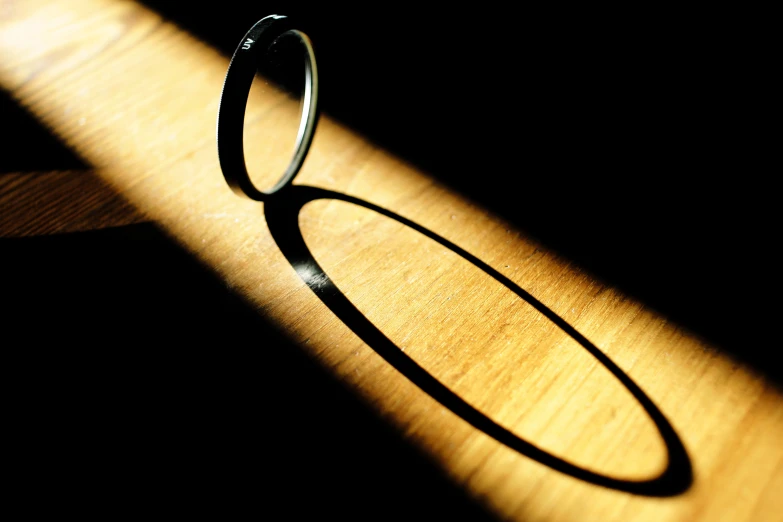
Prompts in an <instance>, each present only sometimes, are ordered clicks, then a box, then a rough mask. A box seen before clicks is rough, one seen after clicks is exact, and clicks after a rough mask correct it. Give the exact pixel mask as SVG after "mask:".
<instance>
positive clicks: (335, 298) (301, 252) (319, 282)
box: [264, 185, 693, 497]
mask: <svg viewBox="0 0 783 522" xmlns="http://www.w3.org/2000/svg"><path fill="white" fill-rule="evenodd" d="M319 199H334V200H340V201H345V202H348V203H353V204H355V205H359V206H361V207H364V208H366V209H369V210H373V211H375V212H377V213H379V214H381V215H383V216H386V217H388V218H391V219H394V220H395V221H397V222H399V223H401V224H403V225H405V226H407V227H410V228H411V229H413V230H416V231H417V232H420V233H422V234H424V235H425V236H427V237H429V238H430V239H432V240H434V241H436V242H438V243H439V244H441V245H442V246H444V247H446V248H448V249H449V250H451V251H452V252H454V253H455V254H457V255H459V256H461V257H462V258H463V259H465V260H466V261H469V262H470V263H472V264H473V265H474V266H476V267H477V268H479V269H481V270H483V271H484V272H485V273H486V274H488V275H489V276H491V277H493V278H494V279H495V280H497V281H498V282H500V283H501V284H502V285H504V286H505V287H506V288H508V289H509V290H510V291H512V292H514V293H515V294H517V295H518V296H519V297H520V298H521V299H523V300H524V301H526V302H527V303H529V304H530V305H532V306H533V307H534V308H535V309H536V310H537V311H538V312H540V313H541V314H543V315H544V316H545V317H546V318H547V319H549V320H550V321H552V322H553V323H554V324H555V325H557V326H558V327H559V328H560V329H561V330H562V331H563V332H565V333H566V334H567V335H569V336H570V337H571V338H573V339H574V340H575V341H577V342H578V343H579V344H580V345H581V346H582V347H583V348H584V349H585V350H587V351H588V352H589V353H590V354H591V355H593V357H595V358H596V359H597V360H598V361H599V362H600V363H601V364H602V365H604V367H606V368H607V369H608V370H609V371H610V372H611V373H612V374H613V375H614V376H615V377H616V378H617V379H618V380H619V381H620V382H621V383H622V384H623V386H625V387H626V389H627V390H628V391H629V392H631V394H632V395H633V396H634V398H635V399H636V400H637V401H638V402H639V404H640V405H641V406H642V408H644V410H645V412H646V413H647V415H648V416H649V417H650V419H651V420H652V421H653V422H654V423H655V426H656V427H657V429H658V431H659V433H660V435H661V437H662V438H663V441H664V443H665V445H666V450H667V458H668V463H667V466H666V469H665V470H664V471H663V472H662V473H661V474H660V475H659V476H658V477H655V478H653V479H649V480H643V481H632V480H625V479H619V478H615V477H611V476H608V475H603V474H600V473H596V472H593V471H590V470H588V469H585V468H582V467H580V466H577V465H576V464H573V463H571V462H569V461H567V460H565V459H563V458H561V457H558V456H556V455H553V454H551V453H549V452H547V451H545V450H543V449H541V448H539V447H537V446H535V445H534V444H532V443H531V442H528V441H526V440H524V439H522V438H520V437H519V436H517V435H515V434H514V433H512V432H511V431H509V430H508V429H506V428H504V427H503V426H501V425H499V424H498V423H496V422H495V421H493V420H492V419H491V418H489V417H488V416H486V415H484V414H483V413H481V412H480V411H479V410H477V409H476V408H474V407H473V406H471V405H470V404H469V403H467V402H466V401H465V400H463V399H462V398H461V397H459V396H458V395H457V394H455V393H454V392H453V391H451V390H450V389H449V388H448V387H447V386H445V385H444V384H442V383H441V382H440V381H438V380H437V379H436V378H435V377H433V376H432V375H431V374H430V373H428V372H427V371H426V370H425V369H424V368H422V367H421V366H420V365H419V364H418V363H416V361H414V360H413V359H411V358H410V357H409V356H408V355H406V354H405V353H404V352H403V351H402V350H400V349H399V347H398V346H397V345H395V344H394V343H393V342H392V341H391V340H390V339H389V338H388V337H386V335H384V334H383V332H381V331H380V330H379V329H378V328H377V327H376V326H375V325H373V324H372V323H371V322H370V321H369V319H367V318H366V317H365V316H364V315H363V314H362V313H361V312H360V311H359V310H358V309H357V308H356V307H355V306H354V305H353V303H351V301H350V300H349V299H348V298H347V297H346V296H345V295H344V294H343V293H342V292H341V291H340V289H339V288H337V286H336V285H335V284H334V282H333V281H332V280H331V279H330V278H329V276H328V275H327V274H326V273H325V271H324V270H323V268H321V266H320V265H319V264H318V263H317V262H316V260H315V257H314V256H313V254H312V252H310V250H309V249H308V247H307V245H306V243H305V241H304V237H303V235H302V231H301V229H300V227H299V213H300V211H301V209H302V207H304V205H305V204H307V203H309V202H311V201H315V200H319ZM264 210H265V214H266V220H267V224H268V226H269V230H270V232H271V234H272V237H273V238H274V240H275V242H276V243H277V245H278V247H279V248H280V250H281V252H282V253H283V255H284V256H285V258H286V259H287V260H288V262H289V263H291V266H292V267H294V269H295V270H296V271H297V273H298V274H299V276H300V277H301V278H302V280H303V281H304V282H305V283H306V284H307V285H308V287H309V288H310V289H311V290H312V291H313V293H315V294H316V295H317V296H318V298H319V299H321V301H322V302H323V303H324V304H325V305H326V306H327V307H328V308H329V309H330V310H331V311H332V312H333V313H334V314H335V315H336V316H337V317H338V318H339V319H340V320H341V321H342V322H343V323H344V324H345V325H346V326H348V327H349V328H350V329H351V331H353V332H354V333H355V334H356V335H357V336H358V337H359V338H360V339H362V341H364V342H365V343H367V345H368V346H370V347H371V348H372V349H373V350H375V352H376V353H378V355H380V356H381V357H382V358H383V359H384V360H386V362H388V363H389V364H391V365H392V366H393V367H394V368H395V369H397V370H398V371H399V372H400V373H402V374H403V375H405V376H406V377H407V378H408V379H409V380H410V381H411V382H413V383H414V384H416V385H417V386H418V387H419V388H420V389H422V390H423V391H424V392H425V393H427V394H429V395H430V396H431V397H432V398H434V399H435V400H437V401H438V402H440V403H441V404H442V405H443V406H445V407H446V408H448V409H449V410H451V411H452V412H453V413H454V414H456V415H458V416H459V417H461V418H462V419H463V420H465V421H466V422H468V423H469V424H471V425H472V426H473V427H475V428H476V429H478V430H481V431H483V432H484V433H486V434H487V435H489V436H490V437H492V438H494V439H495V440H497V441H498V442H500V443H502V444H504V445H506V446H508V447H509V448H511V449H513V450H515V451H517V452H518V453H520V454H522V455H525V456H527V457H529V458H531V459H533V460H536V461H538V462H540V463H541V464H544V465H546V466H549V467H550V468H552V469H555V470H557V471H560V472H562V473H564V474H566V475H570V476H572V477H574V478H577V479H580V480H584V481H586V482H589V483H592V484H596V485H599V486H603V487H607V488H611V489H615V490H619V491H625V492H628V493H633V494H637V495H644V496H651V497H668V496H674V495H678V494H680V493H683V492H685V491H687V490H688V488H689V487H690V486H691V484H692V483H693V469H692V466H691V462H690V458H689V457H688V453H687V451H686V449H685V447H684V445H683V443H682V441H681V440H680V438H679V436H678V435H677V433H676V431H675V430H674V428H673V427H672V425H671V424H670V423H669V421H668V420H667V419H666V417H665V416H664V414H663V413H662V412H661V411H660V409H658V407H657V406H656V405H655V403H654V402H653V401H652V400H651V399H650V398H649V397H648V396H647V394H645V393H644V391H643V390H642V389H641V388H640V387H639V386H638V385H637V384H636V383H635V382H634V381H633V380H632V379H631V378H630V377H629V376H628V375H627V374H626V373H625V372H623V370H622V369H620V368H619V367H618V366H617V365H616V364H615V363H614V362H612V360H611V359H610V358H609V357H607V356H606V355H605V354H604V353H603V352H601V350H599V349H598V347H596V346H595V345H594V344H593V343H591V342H590V341H589V340H588V339H587V338H586V337H584V336H583V335H582V334H581V333H579V332H578V331H577V330H576V329H575V328H574V327H573V326H571V325H570V324H569V323H568V322H566V321H565V320H564V319H563V318H561V317H560V316H558V315H557V314H555V313H554V312H553V311H552V310H550V309H549V308H547V307H546V306H545V305H544V304H543V303H541V302H540V301H538V300H537V299H536V298H535V297H533V296H532V295H530V294H529V293H528V292H526V291H525V290H523V289H522V288H520V287H519V286H518V285H517V284H515V283H514V282H513V281H511V280H510V279H509V278H507V277H506V276H504V275H503V274H501V273H500V272H498V271H497V270H495V269H494V268H492V267H491V266H489V265H487V264H486V263H484V262H483V261H481V260H480V259H479V258H477V257H476V256H474V255H472V254H470V253H469V252H467V251H465V250H463V249H461V248H460V247H458V246H457V245H455V244H453V243H451V242H449V241H448V240H446V239H444V238H442V237H440V236H439V235H437V234H436V233H434V232H432V231H430V230H428V229H426V228H424V227H422V226H421V225H418V224H417V223H415V222H413V221H411V220H409V219H406V218H404V217H402V216H399V215H397V214H395V213H394V212H391V211H389V210H386V209H384V208H382V207H379V206H377V205H374V204H372V203H369V202H367V201H363V200H361V199H358V198H355V197H353V196H349V195H346V194H341V193H339V192H333V191H330V190H325V189H320V188H316V187H309V186H304V185H293V186H289V187H287V188H286V189H284V190H282V191H280V192H279V193H277V194H275V196H274V197H272V198H269V200H267V201H266V202H265V209H264Z"/></svg>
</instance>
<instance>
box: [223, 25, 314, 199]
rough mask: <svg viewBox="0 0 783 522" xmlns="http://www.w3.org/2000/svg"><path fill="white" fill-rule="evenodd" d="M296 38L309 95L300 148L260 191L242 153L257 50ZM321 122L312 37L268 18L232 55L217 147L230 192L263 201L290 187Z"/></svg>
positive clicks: (304, 109)
mask: <svg viewBox="0 0 783 522" xmlns="http://www.w3.org/2000/svg"><path fill="white" fill-rule="evenodd" d="M288 32H292V33H294V34H296V35H297V36H298V37H299V38H300V40H301V43H302V44H303V47H304V48H305V51H306V52H305V53H304V54H305V60H304V61H305V94H304V102H303V107H302V115H301V118H300V121H299V130H298V132H297V140H296V146H295V148H294V154H293V156H292V158H291V161H290V162H289V164H288V167H287V168H286V170H285V172H284V173H283V175H282V176H281V178H280V179H279V180H278V181H277V183H276V184H275V185H274V186H273V187H272V188H271V189H270V190H267V191H264V190H259V189H258V188H257V187H256V186H255V184H254V183H253V181H252V180H251V179H250V175H249V174H248V171H247V165H246V164H245V150H244V143H243V137H244V123H245V109H246V106H247V98H248V95H249V94H250V86H251V84H252V82H253V77H254V76H255V73H256V68H257V59H258V53H259V52H265V51H266V50H267V49H268V48H269V46H270V45H272V43H273V42H274V41H275V40H277V39H278V38H279V37H280V36H282V35H283V34H285V33H288ZM317 121H318V69H317V67H316V63H315V53H314V52H313V47H312V43H311V42H310V39H309V38H308V36H307V35H306V34H305V33H303V32H302V31H300V30H298V29H296V27H294V25H293V23H292V22H291V19H290V18H288V17H286V16H281V15H270V16H267V17H264V18H262V19H261V20H259V21H258V22H256V23H255V24H254V25H253V27H251V28H250V30H249V31H248V32H247V33H246V34H245V36H244V37H243V38H242V40H240V42H239V45H238V46H237V48H236V50H235V51H234V55H233V56H232V57H231V62H230V63H229V65H228V71H227V72H226V78H225V80H224V82H223V90H222V92H221V94H220V105H219V107H218V118H217V149H218V160H219V162H220V169H221V170H222V171H223V177H224V178H225V179H226V183H228V186H229V187H231V189H232V190H233V191H234V192H235V193H236V194H238V195H240V196H246V197H249V198H250V199H252V200H255V201H264V200H265V199H267V198H268V197H269V196H271V195H272V194H274V193H276V192H278V191H280V190H281V189H283V188H284V187H286V186H288V185H289V184H291V182H292V181H293V179H294V177H296V175H297V174H298V173H299V169H301V168H302V163H303V162H304V159H305V157H306V156H307V152H308V151H309V149H310V144H311V143H312V140H313V135H314V133H315V127H316V124H317Z"/></svg>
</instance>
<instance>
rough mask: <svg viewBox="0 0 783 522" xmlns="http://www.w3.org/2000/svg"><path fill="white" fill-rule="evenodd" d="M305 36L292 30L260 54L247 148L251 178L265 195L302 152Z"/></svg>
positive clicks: (247, 127) (249, 109)
mask: <svg viewBox="0 0 783 522" xmlns="http://www.w3.org/2000/svg"><path fill="white" fill-rule="evenodd" d="M303 38H306V37H305V36H304V35H303V34H302V33H300V32H299V31H294V30H292V31H288V32H286V33H283V34H282V35H281V36H280V37H278V38H277V39H276V40H275V41H274V42H273V43H272V45H270V46H269V48H268V49H267V50H266V52H260V53H259V61H258V69H257V71H256V75H255V78H254V79H253V84H252V85H251V87H250V94H249V96H248V99H247V108H246V111H245V122H244V138H243V144H244V149H245V165H246V166H247V171H248V174H249V175H250V179H251V180H252V182H253V184H254V185H255V186H256V187H257V188H258V189H260V190H262V191H271V190H272V189H273V187H275V186H276V184H277V183H278V182H279V181H280V180H281V178H282V177H283V174H284V173H285V172H286V170H287V169H288V167H289V165H290V164H291V160H292V159H293V157H294V154H295V152H296V150H297V145H298V141H299V138H300V127H302V126H303V122H302V116H303V112H302V111H303V109H304V95H305V82H306V80H307V73H306V71H307V69H306V64H307V47H306V46H305V43H304V41H303Z"/></svg>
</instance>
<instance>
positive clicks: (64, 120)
mask: <svg viewBox="0 0 783 522" xmlns="http://www.w3.org/2000/svg"><path fill="white" fill-rule="evenodd" d="M0 6H1V7H0V85H1V86H2V87H3V88H4V89H5V90H7V91H8V92H9V93H10V94H11V96H12V97H13V98H14V99H15V100H16V101H17V102H18V103H19V104H20V105H21V106H22V107H24V108H25V109H26V110H28V111H29V112H30V113H31V114H33V115H34V116H35V117H36V118H37V119H38V121H39V122H40V123H41V124H42V125H43V126H45V127H46V128H47V129H50V130H51V132H52V133H53V134H54V135H55V136H57V137H58V138H60V139H61V140H62V141H63V142H64V143H65V144H66V146H67V147H68V148H69V149H71V150H72V151H73V152H74V153H75V154H76V155H77V156H78V157H79V158H80V159H81V160H83V162H84V163H85V164H86V165H88V167H87V168H85V169H83V170H78V171H70V172H42V173H37V174H35V175H34V176H31V175H29V174H25V175H23V174H6V175H4V176H3V177H2V178H1V179H0V203H1V204H2V206H1V207H0V232H2V235H3V236H4V237H20V236H30V235H43V234H54V233H64V232H74V231H79V230H89V229H99V228H103V227H107V226H119V225H126V224H129V223H135V222H140V221H147V220H149V221H152V222H154V223H155V224H156V225H159V226H160V227H161V228H162V229H163V230H165V232H166V234H168V235H169V236H170V237H172V238H173V239H174V240H175V241H176V242H177V243H178V244H180V245H182V246H183V247H184V248H185V249H186V250H187V251H189V252H190V253H191V254H192V255H193V256H195V257H196V258H197V259H198V260H200V261H201V262H203V263H204V264H205V265H206V266H208V267H209V269H210V270H211V271H212V272H214V273H215V274H216V275H217V277H219V278H220V280H221V281H223V282H224V283H225V284H226V285H227V286H228V287H229V288H230V289H232V290H233V291H234V292H236V293H237V294H238V295H240V296H241V297H242V298H244V299H246V300H247V302H249V303H250V304H251V306H252V307H253V309H254V310H255V311H256V312H257V313H258V314H260V315H261V316H263V317H264V318H266V319H268V320H269V321H272V322H273V323H274V324H276V325H278V326H279V327H280V328H281V329H282V330H283V331H285V332H286V333H287V334H288V335H290V337H291V339H292V340H294V341H295V342H296V343H297V345H298V346H299V347H300V348H301V349H302V350H303V351H304V352H305V353H307V354H308V355H310V356H312V357H314V358H315V359H316V360H317V361H318V362H319V364H320V365H322V367H323V368H325V369H327V370H328V372H329V373H331V374H332V375H334V376H335V377H336V378H337V379H338V380H339V381H340V382H343V383H345V384H346V385H348V387H349V389H351V390H352V391H353V392H354V393H355V394H356V395H357V396H358V397H360V398H361V399H362V400H364V401H366V402H367V403H368V404H370V405H371V407H372V409H373V410H374V411H375V412H376V413H377V415H378V416H379V417H380V418H382V419H384V421H385V422H388V423H389V424H391V425H392V426H393V427H395V428H396V429H399V431H400V433H402V434H403V435H404V439H405V440H407V441H409V442H411V443H412V444H413V445H414V446H415V447H417V448H420V449H421V450H422V451H423V452H424V453H425V454H426V455H428V456H429V457H430V458H431V459H432V460H433V461H434V462H435V463H436V464H437V466H439V467H440V468H441V469H442V470H443V471H444V473H445V474H446V475H447V476H448V477H449V479H450V480H451V481H452V482H453V483H454V484H455V485H456V487H458V488H459V489H461V490H463V491H465V492H466V493H467V495H468V496H469V497H471V498H474V499H477V500H478V501H479V502H480V503H481V504H482V505H483V506H485V507H486V509H487V510H489V512H490V513H492V514H493V515H497V516H498V517H499V518H502V519H507V520H558V521H571V520H573V521H578V520H579V521H581V520H607V521H608V520H616V521H631V520H656V521H663V520H666V521H669V520H671V521H675V520H676V521H695V520H699V521H716V520H732V521H735V520H737V521H739V520H742V521H762V520H780V519H781V516H782V515H781V514H783V494H781V492H783V408H781V405H782V403H781V394H780V392H779V391H778V390H777V389H776V388H775V387H774V386H773V385H772V384H771V383H769V382H767V381H765V380H764V378H762V377H761V376H759V375H757V374H755V373H754V372H753V371H752V370H751V369H749V368H747V367H745V366H742V365H741V364H738V363H737V362H736V361H734V360H731V359H730V358H729V357H727V356H726V355H723V354H722V353H721V352H720V351H718V350H717V349H715V348H714V347H711V346H709V345H707V344H706V343H705V342H703V341H701V340H700V339H699V338H697V337H696V336H694V335H692V334H690V333H689V332H688V331H687V330H685V329H683V328H681V327H679V326H678V325H677V324H674V323H672V322H669V321H667V320H666V319H664V318H663V317H660V316H658V315H656V313H654V312H653V311H652V310H650V309H648V308H646V307H645V306H644V305H643V304H642V303H639V302H636V301H634V300H632V299H630V298H628V297H627V296H625V295H623V293H622V292H621V291H619V290H618V289H615V288H612V287H609V286H607V285H605V284H603V283H602V282H600V281H597V280H594V279H593V278H591V277H590V276H588V275H587V274H585V273H583V272H582V271H580V270H579V269H578V267H575V266H573V265H572V264H570V263H569V261H568V260H567V259H563V258H559V257H558V256H557V255H555V254H554V253H553V252H551V251H548V250H547V249H546V248H544V247H543V246H542V245H540V244H537V243H536V242H534V241H532V240H531V239H529V238H527V237H525V236H524V235H522V234H521V233H520V232H519V231H517V230H515V229H514V228H513V227H512V226H511V225H509V224H508V223H504V222H503V221H502V220H500V219H499V218H497V217H496V216H494V215H492V214H491V213H490V212H488V211H486V210H484V209H482V208H480V207H478V206H476V205H475V204H472V203H471V202H470V201H468V200H466V199H465V198H463V197H460V196H458V195H456V194H453V193H452V192H450V191H449V190H448V189H447V188H446V187H444V186H442V185H441V184H439V183H438V182H436V181H435V180H433V179H430V178H429V177H427V176H426V175H425V174H424V173H421V172H418V171H417V170H415V169H414V168H413V167H411V166H410V165H408V164H406V163H405V162H404V161H402V160H400V159H398V158H395V157H394V156H392V155H391V154H389V153H388V152H386V151H384V150H382V149H380V148H378V147H376V146H375V145H373V144H371V143H369V142H367V141H365V140H364V139H363V138H361V137H360V136H357V135H356V134H354V133H352V132H351V130H350V129H347V128H345V127H343V126H341V125H339V124H338V123H336V122H334V121H331V120H330V119H329V118H328V117H323V118H322V119H321V121H320V124H319V127H318V130H317V132H316V136H315V140H314V143H313V147H312V150H311V153H310V155H309V156H308V158H307V160H306V161H305V164H304V168H303V170H302V172H301V173H300V175H299V177H298V178H297V179H296V184H297V185H306V186H310V187H317V188H319V189H324V191H323V192H317V191H315V192H312V193H309V197H310V198H311V199H312V201H309V202H308V201H306V200H307V198H308V193H307V192H306V191H302V192H301V193H300V194H301V198H302V200H301V203H302V205H303V206H302V208H301V212H299V213H298V214H297V210H298V208H297V205H296V202H281V203H279V204H277V205H278V206H275V205H270V204H266V208H265V204H260V203H255V202H251V201H248V200H243V199H241V198H238V197H237V196H236V195H234V194H233V193H232V192H231V191H230V190H229V189H228V187H227V186H226V184H225V182H224V180H223V177H222V175H221V173H220V169H219V166H218V163H217V156H216V148H215V118H216V114H217V108H218V101H219V93H220V88H221V85H222V81H223V77H224V74H225V71H226V68H227V63H228V62H227V59H226V57H225V56H223V55H221V54H219V53H218V52H216V51H215V50H214V49H212V48H210V47H209V46H208V45H207V44H205V43H203V42H201V41H199V40H197V39H195V38H194V37H193V36H191V35H189V34H188V33H186V32H185V31H183V30H182V29H180V28H179V27H177V26H176V25H174V24H172V23H169V22H167V21H166V20H164V19H162V18H161V17H160V16H159V15H158V14H156V13H154V12H151V11H149V10H148V9H147V8H145V7H143V6H141V5H140V4H137V3H134V2H117V1H108V0H83V1H78V2H67V3H66V2H43V1H32V0H30V1H25V2H14V1H4V2H2V4H0ZM253 103H256V102H253ZM257 103H258V104H259V105H258V106H256V105H251V108H250V114H251V116H252V115H253V114H260V115H263V114H264V112H263V110H262V109H261V108H260V104H261V103H263V100H259V101H258V102H257ZM254 111H256V112H254ZM249 121H250V124H251V125H252V127H251V129H250V132H253V133H254V134H253V137H254V139H258V140H260V141H263V136H265V135H266V134H265V133H269V132H274V130H270V128H269V126H268V122H269V120H268V119H266V120H265V119H264V118H262V117H258V118H256V119H253V118H251V119H250V120H249ZM267 153H268V151H261V150H253V151H252V152H249V153H248V154H249V160H248V162H249V163H250V164H253V163H254V162H255V164H260V163H262V162H263V157H262V155H263V154H267ZM325 191H334V192H335V193H338V194H336V195H335V194H334V193H327V192H325ZM268 222H269V224H268ZM417 227H418V228H417ZM298 234H301V237H302V238H303V240H304V244H305V245H306V248H302V245H301V244H299V243H297V241H296V238H297V235H298ZM310 256H312V258H310ZM314 262H316V263H317V264H314ZM117 277H122V275H121V274H118V276H117ZM330 281H331V282H333V283H334V285H335V286H336V289H335V288H334V287H332V286H331V283H330ZM151 298H153V297H151ZM582 336H583V337H582ZM591 350H597V351H595V353H591ZM602 354H603V355H602ZM604 355H605V357H606V358H607V360H602V359H601V357H603V356H604ZM613 364H614V365H616V366H617V368H618V370H617V371H615V372H614V374H613V372H612V368H613V366H612V365H613ZM422 369H423V372H422V371H421V370H422ZM618 375H620V377H619V378H618ZM624 376H627V379H628V381H627V382H623V381H622V379H623V378H625V377H624ZM414 382H415V384H414ZM629 383H630V384H629ZM637 386H638V389H637V388H636V387H637ZM422 388H424V390H426V392H425V391H424V390H423V389H422ZM634 392H636V394H634ZM435 397H437V398H438V399H437V400H436V398H435ZM640 397H641V399H640ZM645 398H649V400H650V401H651V403H652V404H654V406H649V405H648V408H647V409H645V408H644V406H645V404H644V401H645V400H646V399H645ZM657 411H660V413H661V414H662V418H663V419H665V420H663V421H662V420H661V417H657V416H656V415H657V413H656V412H657ZM651 412H652V413H651ZM668 425H670V426H671V428H673V431H672V433H673V434H674V435H672V433H670V432H669V431H667V430H668V427H667V426H668ZM312 429H313V432H314V433H317V432H318V430H319V426H313V427H312ZM493 430H494V431H493ZM498 439H503V440H504V441H505V442H506V444H504V443H502V442H500V441H499V440H498ZM680 442H681V443H682V445H683V446H684V448H685V451H686V452H687V459H686V460H685V461H684V462H683V461H678V462H673V461H670V460H668V457H667V455H669V454H670V453H672V452H674V453H676V448H677V447H678V444H679V443H680ZM667 444H668V446H667ZM667 448H668V449H667ZM377 450H378V451H379V452H383V451H384V449H383V448H378V449H377ZM272 451H274V449H272ZM667 452H668V453H667ZM667 466H671V469H673V470H674V472H676V476H674V477H673V478H672V480H671V481H669V482H667V484H673V485H670V486H661V487H660V488H658V487H657V486H655V487H653V486H650V487H647V486H646V485H645V484H650V483H651V484H657V483H656V482H654V481H655V480H656V478H657V477H659V476H660V475H661V474H662V473H663V472H664V471H665V470H666V469H667ZM555 468H557V469H555ZM691 469H692V482H691V481H690V480H689V479H690V477H689V470H691ZM650 481H653V482H650ZM306 495H307V493H306V492H303V497H304V498H306Z"/></svg>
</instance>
